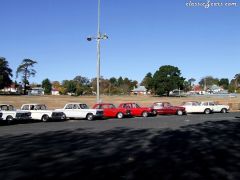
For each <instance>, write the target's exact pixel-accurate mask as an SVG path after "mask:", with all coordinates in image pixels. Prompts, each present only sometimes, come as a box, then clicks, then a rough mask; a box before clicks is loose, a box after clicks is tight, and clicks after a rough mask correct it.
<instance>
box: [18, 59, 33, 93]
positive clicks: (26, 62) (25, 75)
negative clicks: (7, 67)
mask: <svg viewBox="0 0 240 180" xmlns="http://www.w3.org/2000/svg"><path fill="white" fill-rule="evenodd" d="M35 64H37V61H34V60H31V59H23V61H22V63H21V64H20V65H19V66H18V68H17V72H16V74H17V77H18V76H19V74H21V75H22V82H23V85H24V94H26V90H27V85H28V84H29V81H28V80H29V78H30V77H31V76H35V74H36V73H37V72H36V70H35V69H33V66H34V65H35Z"/></svg>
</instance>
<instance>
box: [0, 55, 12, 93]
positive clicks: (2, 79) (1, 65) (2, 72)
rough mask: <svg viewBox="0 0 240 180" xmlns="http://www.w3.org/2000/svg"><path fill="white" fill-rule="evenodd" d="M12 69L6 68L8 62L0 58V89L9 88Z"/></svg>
mask: <svg viewBox="0 0 240 180" xmlns="http://www.w3.org/2000/svg"><path fill="white" fill-rule="evenodd" d="M11 77H12V69H11V68H9V66H8V61H6V59H5V58H4V57H0V89H3V88H5V87H7V86H10V85H11V83H12V80H11Z"/></svg>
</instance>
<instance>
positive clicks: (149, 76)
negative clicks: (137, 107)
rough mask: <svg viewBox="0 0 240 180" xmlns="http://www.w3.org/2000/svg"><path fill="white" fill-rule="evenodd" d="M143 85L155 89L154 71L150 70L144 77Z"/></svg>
mask: <svg viewBox="0 0 240 180" xmlns="http://www.w3.org/2000/svg"><path fill="white" fill-rule="evenodd" d="M141 86H145V87H146V89H147V90H148V91H149V90H152V89H153V77H152V73H150V72H149V73H147V74H146V76H145V77H144V79H143V80H142V82H141Z"/></svg>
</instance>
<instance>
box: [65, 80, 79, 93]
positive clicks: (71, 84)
mask: <svg viewBox="0 0 240 180" xmlns="http://www.w3.org/2000/svg"><path fill="white" fill-rule="evenodd" d="M62 86H63V87H64V88H66V93H72V94H75V93H76V90H77V84H76V81H74V80H64V81H63V83H62Z"/></svg>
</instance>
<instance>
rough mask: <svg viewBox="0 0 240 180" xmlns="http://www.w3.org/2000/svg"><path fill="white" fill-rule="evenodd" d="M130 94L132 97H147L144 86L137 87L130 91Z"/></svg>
mask: <svg viewBox="0 0 240 180" xmlns="http://www.w3.org/2000/svg"><path fill="white" fill-rule="evenodd" d="M131 94H133V95H147V94H148V91H147V89H146V87H145V86H137V87H135V88H134V89H133V90H132V91H131Z"/></svg>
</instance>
